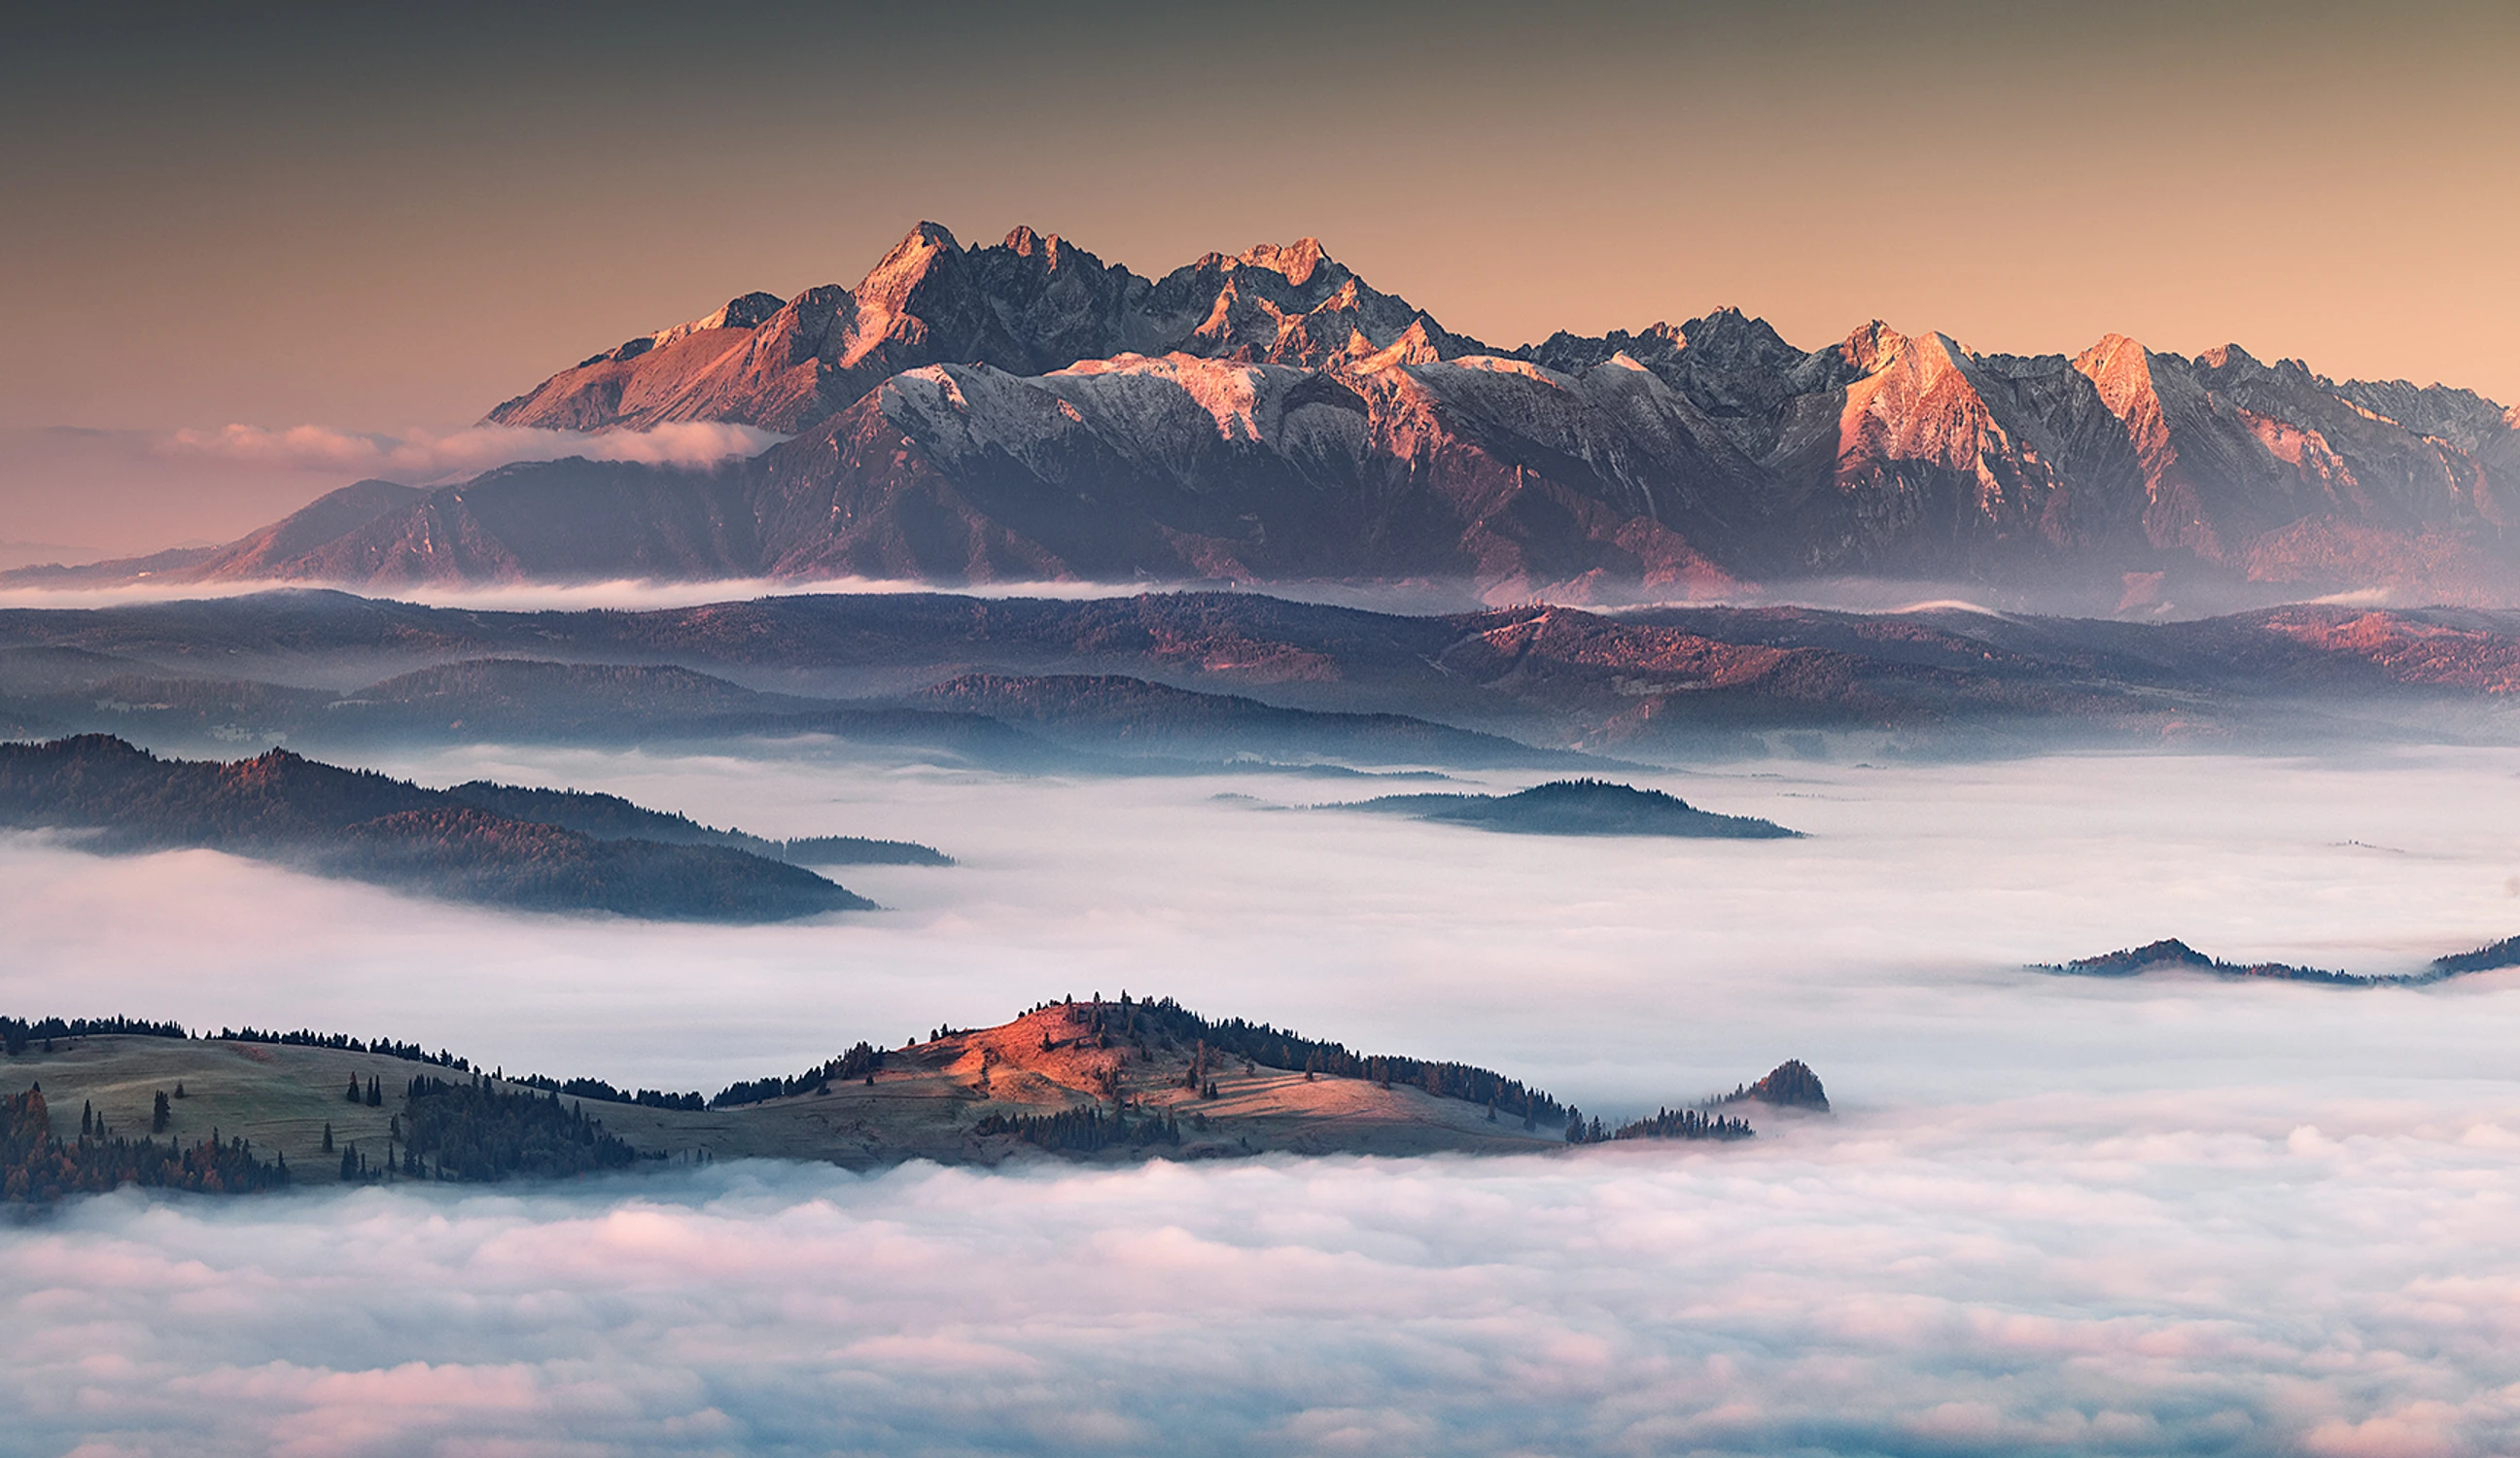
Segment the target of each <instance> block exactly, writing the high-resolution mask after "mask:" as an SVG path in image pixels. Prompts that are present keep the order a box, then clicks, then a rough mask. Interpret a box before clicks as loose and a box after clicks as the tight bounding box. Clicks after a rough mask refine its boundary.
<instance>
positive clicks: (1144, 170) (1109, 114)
mask: <svg viewBox="0 0 2520 1458" xmlns="http://www.w3.org/2000/svg"><path fill="white" fill-rule="evenodd" d="M12 24H13V28H12V33H11V36H10V43H9V45H8V46H7V47H6V48H5V49H0V139H5V140H0V197H5V198H6V199H7V205H6V206H5V207H0V345H5V347H0V431H9V432H14V433H15V436H16V444H15V445H14V446H13V447H11V449H10V450H8V451H6V452H0V455H6V456H8V457H9V458H10V459H11V460H14V461H17V462H19V463H27V462H34V463H35V464H31V465H28V464H21V465H20V466H19V467H18V468H15V469H12V470H9V471H7V473H6V474H5V476H0V493H5V495H0V502H5V503H7V504H8V505H10V506H11V507H12V508H13V510H14V512H15V514H16V516H17V518H18V519H17V520H16V521H15V522H14V523H8V524H0V539H24V538H27V537H29V536H42V535H43V533H45V532H47V531H49V532H53V533H55V534H56V535H57V534H58V533H59V532H60V531H64V530H88V529H89V527H90V526H91V525H93V530H90V531H89V534H90V535H94V534H95V533H96V532H100V531H109V530H111V529H112V524H111V522H110V521H108V520H106V518H105V517H104V516H101V515H100V511H99V507H98V504H96V503H89V504H87V505H86V507H85V508H83V510H84V512H85V514H80V513H79V512H70V513H67V514H66V515H65V514H62V513H61V512H59V511H56V512H54V514H53V516H51V517H49V518H48V517H47V516H46V515H45V510H46V506H45V503H44V501H43V493H42V492H41V491H40V490H39V489H38V488H39V487H40V486H41V484H42V482H44V481H46V480H67V479H92V480H94V481H97V482H103V483H108V485H109V487H110V483H111V481H112V480H113V479H118V478H116V477H114V476H113V475H112V472H110V471H108V472H102V473H100V472H99V471H98V470H96V469H88V470H87V474H86V476H84V477H82V476H81V475H80V471H79V470H78V469H73V468H71V467H67V466H62V465H60V464H58V462H57V463H56V464H54V465H51V466H46V465H43V464H41V462H40V461H39V460H38V459H37V458H40V457H43V456H44V455H45V453H46V452H50V453H51V455H52V456H53V457H61V456H62V455H63V454H64V451H65V450H66V449H67V447H66V446H65V443H64V441H63V440H62V439H61V438H54V439H51V440H49V441H36V442H33V443H29V441H28V440H27V439H26V437H25V433H26V432H27V431H29V430H40V429H43V428H46V427H61V426H79V427H86V428H90V429H101V430H118V431H132V432H140V433H141V434H139V435H135V436H130V437H114V438H111V439H112V440H119V441H120V442H121V446H120V447H119V448H120V449H124V450H125V451H126V453H128V451H131V450H137V449H139V446H140V444H143V443H145V442H146V441H148V440H150V439H154V438H155V437H156V436H158V435H162V434H164V433H167V432H172V431H175V430H178V429H192V430H202V431H215V430H218V429H220V428H222V427H224V426H227V425H229V424H233V423H244V424H250V425H255V426H263V427H274V428H280V427H289V426H295V425H301V424H308V423H313V424H320V425H323V426H327V427H331V428H336V429H343V430H353V431H376V432H405V431H408V430H410V429H412V428H413V427H422V428H426V429H431V430H441V431H442V430H446V429H449V428H453V427H458V426H461V425H463V424H465V423H466V422H469V421H471V420H474V419H476V418H477V417H478V416H479V415H480V414H481V412H482V411H483V410H485V409H486V408H488V407H489V406H491V405H493V404H495V403H496V402H497V401H499V400H501V399H503V398H505V397H507V396H509V395H512V394H515V393H517V392H519V391H521V390H523V389H525V388H527V387H529V386H531V385H532V384H533V383H534V382H535V381H537V380H539V379H540V378H542V377H543V376H546V375H548V374H550V373H551V372H553V371H554V370H556V369H559V368H561V367H563V366H566V365H568V364H571V363H574V362H575V361H576V360H578V359H581V358H583V357H585V356H586V355H587V354H589V353H591V352H593V351H595V350H597V349H600V348H604V347H607V346H609V345H611V344H614V343H617V342H618V341H620V340H621V339H622V338H624V337H627V336H628V335H630V334H632V333H634V332H640V331H648V330H652V329H654V328H657V327H660V326H662V325H665V324H669V323H673V322H675V321H678V320H681V319H685V318H689V317H692V316H695V315H697V314H699V313H702V312H704V311H706V310H708V309H710V308H712V307H714V306H715V305H716V304H718V303H720V302H723V301H724V300H725V299H726V298H727V297H728V296H729V295H731V294H733V293H735V292H738V291H741V290H744V289H750V288H769V289H772V290H775V291H777V292H780V293H782V294H788V293H793V292H794V291H796V290H797V289H799V288H802V287H808V286H811V285H815V284H820V283H825V282H842V283H854V282H855V281H856V279H857V278H858V276H859V275H860V274H861V273H862V272H863V271H864V270H865V269H866V268H867V266H868V265H869V264H870V263H872V262H873V261H874V260H875V259H876V258H877V256H878V255H879V254H880V253H881V252H882V251H883V249H884V248H885V247H886V246H888V245H889V244H890V243H893V242H894V241H896V240H897V239H898V238H899V237H900V236H901V235H902V234H903V233H904V232H905V231H906V230H907V229H908V228H909V227H910V226H911V225H912V224H913V223H915V222H917V221H918V220H920V219H922V218H932V219H935V220H937V221H940V222H943V223H945V224H946V225H947V226H949V227H951V228H953V229H954V230H955V231H956V232H957V234H958V235H960V236H961V237H963V238H964V239H965V240H966V241H971V240H974V239H982V240H987V239H994V238H996V237H998V236H1000V235H1002V234H1003V233H1004V232H1005V231H1006V230H1007V229H1008V228H1009V227H1011V226H1012V225H1013V224H1015V223H1018V222H1022V223H1029V224H1031V225H1033V226H1035V227H1037V228H1040V229H1043V230H1045V231H1057V232H1059V233H1061V234H1063V235H1065V236H1067V237H1069V238H1070V239H1072V240H1074V241H1076V242H1077V243H1080V244H1081V245H1083V246H1086V247H1088V248H1090V249H1092V250H1094V251H1096V252H1098V253H1100V254H1101V255H1102V256H1103V257H1104V258H1106V259H1111V260H1116V261H1120V262H1124V263H1127V264H1129V265H1130V266H1132V267H1134V268H1136V269H1138V270H1139V271H1141V272H1144V273H1150V274H1151V273H1159V272H1161V271H1163V270H1165V269H1168V268H1171V267H1173V266H1175V265H1177V264H1180V263H1182V262H1185V261H1188V260H1189V259H1191V258H1192V257H1193V256H1195V255H1196V254H1198V253H1199V252H1201V251H1204V250H1207V249H1211V248H1238V247H1242V246H1245V245H1248V244H1249V243H1253V242H1256V241H1260V240H1264V239H1266V240H1285V239H1290V238H1293V237H1295V236H1298V235H1302V234H1313V235H1317V236H1319V237H1321V238H1322V239H1323V240H1324V241H1325V242H1326V243H1327V244H1328V246H1329V248H1330V250H1331V251H1332V252H1333V253H1334V254H1335V255H1336V256H1338V257H1339V258H1341V259H1342V260H1344V261H1346V262H1348V263H1350V264H1351V265H1352V266H1354V267H1356V268H1357V269H1359V270H1360V271H1361V272H1362V273H1364V274H1365V275H1366V277H1368V278H1369V279H1370V280H1372V281H1373V282H1374V283H1375V284H1376V285H1377V286H1379V287H1384V288H1387V289H1392V290H1395V291H1398V292H1400V293H1402V294H1404V295H1406V296H1407V297H1408V298H1410V299H1411V300H1412V301H1413V302H1415V303H1417V304H1418V305H1419V306H1421V307H1424V308H1426V309H1428V310H1430V311H1432V312H1434V313H1435V314H1436V315H1437V316H1438V317H1439V318H1440V319H1442V320H1443V321H1444V322H1445V323H1446V324H1447V325H1448V326H1450V327H1452V328H1455V329H1458V330H1463V331H1468V332H1471V333H1474V334H1477V335H1480V336H1482V337H1486V338H1488V339H1491V340H1493V341H1495V342H1498V343H1502V344H1512V343H1517V342H1520V341H1523V340H1525V339H1528V338H1532V337H1536V336H1539V335H1541V334H1545V333H1546V332H1548V331H1551V330H1553V329H1555V328H1559V327H1566V328H1573V329H1578V330H1591V331H1598V330H1601V329H1606V328H1611V327H1619V326H1626V327H1639V326H1643V325H1644V324H1648V323H1651V322H1653V321H1654V320H1656V319H1663V318H1670V319H1684V318H1688V317H1690V316H1692V315H1695V314H1697V313H1701V312H1703V311H1704V310H1706V309H1707V308H1709V307H1711V306H1714V305H1717V304H1721V303H1735V304H1738V305H1739V306H1741V307H1743V308H1746V309H1748V310H1750V311H1752V312H1754V313H1758V314H1762V315H1765V316H1766V317H1767V318H1769V319H1770V320H1771V321H1773V322H1774V323H1776V324H1777V325H1778V327H1779V328H1780V329H1781V330H1782V331H1784V332H1785V334H1786V335H1787V337H1789V338H1791V339H1793V340H1795V341H1797V342H1799V343H1802V344H1804V345H1805V346H1806V347H1809V346H1812V345H1816V344H1819V343H1822V342H1824V341H1826V340H1828V339H1831V338H1835V337H1839V336H1841V335H1843V334H1844V333H1845V332H1846V331H1848V330H1850V329H1851V328H1853V327H1854V326H1856V325H1858V324H1861V323H1862V322H1864V321H1866V320H1868V319H1870V318H1872V317H1875V316H1879V317H1882V318H1884V319H1886V320H1888V321H1889V322H1891V323H1892V324H1894V325H1896V326H1898V327H1900V328H1902V329H1907V330H1912V331H1914V330H1925V329H1941V330H1945V331H1949V332H1951V333H1953V334H1954V335H1956V336H1958V338H1960V339H1961V340H1962V341H1963V342H1965V343H1967V344H1969V345H1971V346H1972V347H1976V348H1979V349H2003V350H2014V351H2044V350H2063V351H2072V350H2077V349H2079V348H2081V347H2083V346H2084V345H2086V344H2088V343H2090V342H2091V341H2092V340H2093V338H2095V337H2096V336H2098V335H2099V334H2100V333H2102V332H2103V331H2110V330H2116V331H2123V332H2127V333H2131V334H2134V335H2136V336H2138V337H2139V338H2141V339H2143V340H2145V341H2146V342H2147V343H2150V344H2152V345H2153V346H2154V347H2157V348H2170V349H2179V350H2183V351H2193V350H2197V349H2201V348H2205V347H2209V346H2211V345H2214V344H2217V343H2221V342H2223V341H2225V340H2227V339H2238V340H2240V341H2243V342H2244V343H2246V344H2247V345H2248V346H2249V347H2250V348H2251V349H2252V350H2253V351H2255V352H2257V353H2259V354H2260V355H2262V356H2265V357H2271V358H2272V357H2278V356H2300V357H2303V358H2306V359H2308V360H2309V361H2310V362H2311V363H2312V365H2313V366H2314V367H2316V368H2318V369H2319V370H2321V371H2323V372H2325V373H2329V374H2332V375H2338V376H2408V377H2412V378H2414V379H2417V380H2419V381H2430V380H2434V379H2437V378H2438V379H2444V380H2449V381H2452V382H2455V383H2462V384H2466V385H2469V386H2472V387H2474V388H2477V389H2479V390H2481V391H2483V392H2485V393H2487V394H2489V395H2492V396H2494V397H2495V398H2497V399H2499V400H2502V401H2504V402H2506V403H2508V402H2511V401H2514V400H2520V363H2515V362H2514V358H2513V355H2512V352H2511V350H2510V349H2509V347H2508V341H2509V340H2510V339H2512V338H2514V337H2520V287H2514V286H2513V283H2512V279H2511V272H2510V266H2509V262H2510V258H2511V256H2512V248H2511V243H2512V239H2513V237H2514V233H2515V225H2520V188H2515V186H2514V185H2513V184H2512V182H2511V178H2512V176H2513V175H2514V169H2515V163H2520V87H2515V86H2513V85H2512V84H2511V83H2510V77H2511V76H2512V75H2513V74H2515V73H2520V11H2515V10H2514V8H2513V7H2510V6H2508V5H2503V4H2478V5H2430V6H2425V5H2412V6H2395V7H2385V8H2384V7H2354V8H2347V7H2341V6H2325V5H2305V4H2287V5H2223V6H2194V5H2170V4H2148V3H2145V4H2126V5H2111V6H2088V5H2085V6H2074V7H2064V6H2050V5H2015V4H2005V5H1994V4H1987V5H1977V4H1926V5H1881V4H1861V5H1858V4H1834V3H1802V4H1794V3H1782V4H1767V5H1757V6H1749V5H1742V6H1726V7H1706V6H1689V5H1638V6H1595V7H1550V6H1529V5H1520V6H1506V5H1483V4H1445V5H1395V6H1353V5H1341V6H1323V5H1308V4H1300V3H1298V4H1273V5H1269V6H1264V7H1238V8H1231V9H1214V10H1209V9H1202V8H1194V7H1184V6H1177V5H1163V6H1155V5H1137V6H1131V5H1092V4H1077V5H1060V6H1021V7H1012V6H996V5H989V4H979V5H956V6H950V7H916V6H899V7H892V6H888V7H882V8H868V9H865V10H863V11H861V10H858V9H856V8H853V7H845V6H839V7H827V6H798V7H793V8H782V7H755V8H751V9H748V10H745V9H730V8H720V9H713V10H711V11H709V12H708V13H707V14H704V15H703V14H699V13H697V12H695V11H690V10H686V9H684V8H679V7H677V8H672V9H664V8H658V9H652V10H651V9H648V8H643V7H635V6H605V7H595V6H585V7H560V8H546V9H544V10H541V11H538V12H535V13H533V14H530V15H515V14H510V13H509V12H507V11H506V10H504V9H477V10H468V9H466V8H464V7H458V6H446V7H407V8H401V9H394V10H387V9H382V8H366V7H332V8H316V7H304V8H295V7H287V8H283V7H271V8H264V9H260V10H257V11H252V12H234V11H231V10H229V9H226V8H218V9H213V8H209V7H199V8H193V9H189V10H169V11H167V12H166V13H163V14H157V13H152V12H150V11H146V10H142V9H137V8H133V7H120V8H112V9H110V10H108V9H100V8H88V9H83V10H81V11H79V12H78V13H76V14H72V15H63V16H57V15H37V16H32V17H25V18H20V19H17V20H15V21H13V22H12ZM99 439H100V438H96V437H82V438H79V439H78V440H77V441H73V442H71V443H70V444H71V445H75V446H77V447H78V451H86V452H88V453H89V454H90V455H93V454H94V450H96V449H103V447H99V446H98V445H97V441H98V440H99ZM110 443H111V441H109V444H110ZM78 451H71V452H70V454H72V455H77V454H78ZM161 474H162V472H161ZM230 474H231V475H234V474H235V472H234V471H231V472H230ZM252 474H253V473H252V472H251V471H249V470H248V471H247V472H245V475H246V476H247V477H251V476H252ZM226 479H227V478H226V477H222V476H220V475H219V474H218V472H217V471H216V470H209V469H207V468H204V473H203V475H202V477H201V480H202V481H203V483H204V484H203V485H202V486H201V487H200V491H199V493H197V495H201V500H199V501H190V502H188V501H187V500H186V499H185V498H184V496H183V495H182V493H180V492H179V493H176V494H175V495H172V496H168V495H165V494H163V488H164V485H165V483H164V482H163V481H160V482H159V483H158V494H152V495H149V496H147V497H145V498H134V499H133V504H134V506H135V507H142V506H145V508H147V509H149V510H152V511H155V512H158V513H161V514H164V516H165V519H166V520H169V521H173V520H176V519H178V518H182V519H184V520H191V519H193V518H194V517H199V518H200V519H201V521H202V523H203V524H202V525H201V526H200V528H199V530H202V531H204V532H208V533H210V534H213V535H215V534H216V533H217V530H219V524H220V523H222V522H225V521H226V520H227V517H226V516H223V515H221V514H220V512H221V511H222V510H229V512H230V514H234V512H236V511H245V510H247V508H246V507H245V506H244V505H242V504H241V503H243V502H244V500H245V499H246V498H247V497H251V500H252V502H253V508H252V509H254V510H259V509H260V508H261V505H262V503H263V500H264V498H265V497H269V498H270V499H272V500H275V501H276V500H281V499H283V498H289V497H292V496H293V498H294V499H303V497H305V496H307V495H311V494H312V493H311V491H309V490H307V489H306V488H307V487H308V486H309V485H310V484H311V485H314V486H316V487H317V488H318V489H320V488H321V487H322V486H323V485H325V484H331V483H330V482H329V481H326V482H312V483H310V482H306V481H302V480H300V481H294V482H292V483H289V484H288V485H287V486H286V488H285V489H284V488H283V487H281V486H276V485H274V486H269V487H267V488H266V489H264V490H263V493H262V495H260V496H255V495H253V493H252V492H251V491H250V490H247V489H246V488H245V487H241V486H238V485H236V484H235V483H234V482H233V481H231V482H229V484H227V485H221V484H220V482H221V481H223V480H226ZM240 492H243V493H244V494H243V495H240V494H239V493H240ZM222 493H224V494H222ZM231 501H233V502H238V503H240V505H237V506H235V507H234V508H221V507H218V506H217V505H216V504H217V503H223V502H231ZM292 504H293V502H292ZM187 511H189V512H190V515H187V514H186V512H187ZM97 523H102V524H97ZM235 524H237V525H240V526H241V525H245V524H250V523H249V522H247V521H239V522H237V523H235ZM179 534H180V533H179ZM157 535H158V536H160V537H162V536H163V535H164V533H163V532H160V533H158V534H157Z"/></svg>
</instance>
